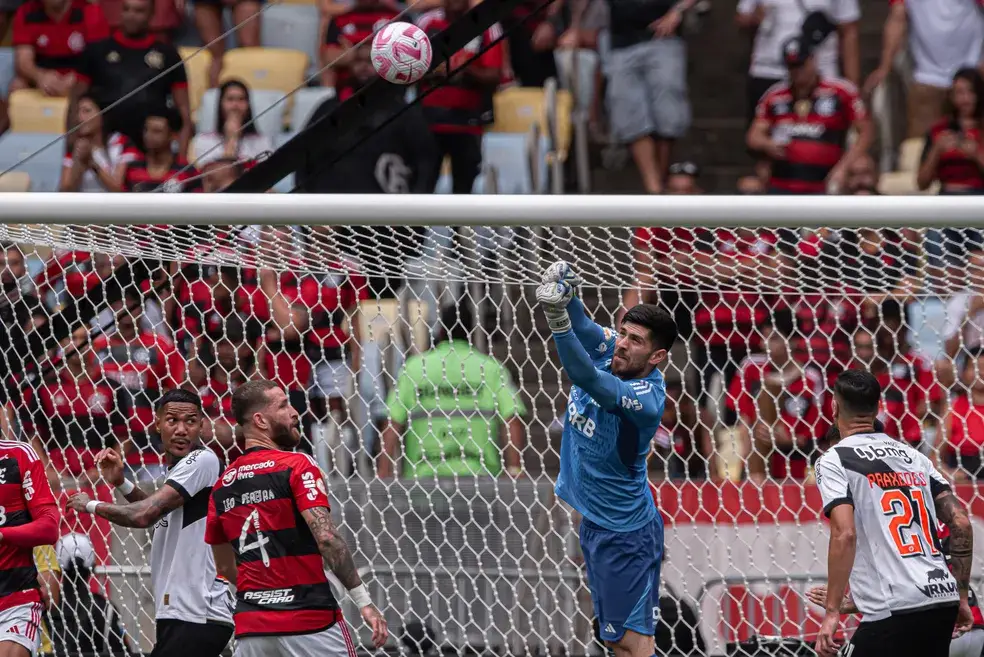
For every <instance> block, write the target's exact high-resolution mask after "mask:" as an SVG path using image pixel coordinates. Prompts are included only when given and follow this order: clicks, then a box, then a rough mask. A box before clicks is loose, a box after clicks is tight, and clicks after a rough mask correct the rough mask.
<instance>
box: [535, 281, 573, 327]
mask: <svg viewBox="0 0 984 657" xmlns="http://www.w3.org/2000/svg"><path fill="white" fill-rule="evenodd" d="M573 298H574V288H573V287H572V286H571V285H569V284H568V283H564V282H560V283H555V282H550V283H544V284H543V285H541V286H540V287H538V288H536V300H537V303H539V304H540V308H541V309H543V314H544V316H545V317H546V318H547V326H549V327H550V330H551V331H552V332H553V333H558V334H559V333H567V332H568V331H570V330H571V317H570V315H569V314H568V313H567V304H569V303H570V302H571V299H573Z"/></svg>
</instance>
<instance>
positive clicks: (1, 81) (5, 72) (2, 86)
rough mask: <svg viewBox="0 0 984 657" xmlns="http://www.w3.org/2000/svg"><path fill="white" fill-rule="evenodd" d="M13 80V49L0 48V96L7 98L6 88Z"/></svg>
mask: <svg viewBox="0 0 984 657" xmlns="http://www.w3.org/2000/svg"><path fill="white" fill-rule="evenodd" d="M13 79H14V49H13V48H0V95H3V97H4V98H6V97H7V87H9V86H10V82H11V80H13Z"/></svg>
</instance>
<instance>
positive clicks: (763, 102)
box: [755, 96, 773, 124]
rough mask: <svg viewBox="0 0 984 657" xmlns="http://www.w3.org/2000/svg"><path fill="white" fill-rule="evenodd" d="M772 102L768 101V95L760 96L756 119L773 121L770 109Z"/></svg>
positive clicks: (756, 107)
mask: <svg viewBox="0 0 984 657" xmlns="http://www.w3.org/2000/svg"><path fill="white" fill-rule="evenodd" d="M770 106H771V103H769V101H768V96H762V97H761V98H759V101H758V103H756V105H755V120H756V121H767V122H769V123H770V124H771V123H772V119H773V116H772V111H771V110H770V109H769V107H770Z"/></svg>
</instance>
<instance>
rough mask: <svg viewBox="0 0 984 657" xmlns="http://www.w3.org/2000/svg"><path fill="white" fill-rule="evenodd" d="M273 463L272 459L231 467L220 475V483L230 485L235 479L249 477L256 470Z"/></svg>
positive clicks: (270, 465) (274, 463)
mask: <svg viewBox="0 0 984 657" xmlns="http://www.w3.org/2000/svg"><path fill="white" fill-rule="evenodd" d="M275 465H277V464H276V462H274V461H263V462H262V463H247V464H246V465H241V466H239V467H238V468H232V469H230V470H229V471H228V472H226V473H225V474H224V475H222V485H223V486H231V485H232V484H234V483H235V482H236V480H237V479H251V478H252V477H253V475H255V474H256V471H257V470H263V469H265V468H272V467H274V466H275Z"/></svg>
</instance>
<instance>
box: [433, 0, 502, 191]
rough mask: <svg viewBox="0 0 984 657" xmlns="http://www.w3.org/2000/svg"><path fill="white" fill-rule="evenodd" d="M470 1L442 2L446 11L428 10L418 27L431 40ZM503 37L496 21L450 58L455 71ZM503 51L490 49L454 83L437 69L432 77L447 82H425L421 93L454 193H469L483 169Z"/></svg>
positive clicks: (445, 69) (444, 67)
mask: <svg viewBox="0 0 984 657" xmlns="http://www.w3.org/2000/svg"><path fill="white" fill-rule="evenodd" d="M468 1H469V0H444V7H443V8H441V9H435V10H434V11H430V12H427V13H426V14H424V15H423V16H421V17H420V18H419V19H417V25H418V26H419V27H420V29H422V30H423V31H424V32H426V33H427V34H428V35H429V36H433V35H434V34H437V33H438V32H441V31H443V30H444V29H446V28H447V27H448V25H450V24H451V23H453V22H454V21H456V20H458V19H459V18H461V16H463V15H464V14H465V12H467V11H468ZM501 34H502V28H501V27H499V25H498V23H496V24H495V25H493V26H492V27H491V28H489V29H488V30H486V31H485V32H484V33H483V34H482V38H481V39H475V40H473V41H471V42H469V43H468V45H466V46H465V47H464V48H462V49H461V50H460V51H458V52H456V53H455V54H454V55H452V56H451V62H450V67H451V69H452V71H454V70H458V69H459V68H461V66H462V65H463V64H464V62H467V61H468V60H469V59H471V58H472V57H474V56H475V55H476V54H478V51H479V50H480V49H481V48H486V47H488V46H490V45H491V44H492V43H494V42H495V40H496V39H498V38H499V36H501ZM502 67H503V58H502V48H501V47H500V46H499V45H495V46H492V47H491V48H489V49H488V50H486V51H485V52H484V53H482V54H481V55H480V56H479V57H478V58H477V59H476V60H475V61H473V62H472V63H471V64H469V65H468V66H466V67H465V68H464V69H463V70H461V71H460V72H459V73H457V74H456V75H454V76H452V77H451V79H450V80H448V79H447V76H448V73H449V71H448V66H447V64H442V65H441V66H439V67H438V68H437V69H436V70H435V71H434V73H433V74H432V79H433V80H434V81H435V82H436V81H443V82H444V84H441V85H440V86H437V87H434V86H433V85H432V84H429V83H428V82H429V81H428V82H425V83H424V85H423V87H422V89H421V93H426V92H427V91H428V90H430V93H428V94H427V95H426V96H424V98H423V100H422V101H421V103H422V104H423V107H424V116H425V117H426V118H427V122H428V123H429V124H430V128H431V132H433V133H434V137H435V139H436V140H437V145H438V147H439V148H440V154H441V156H442V157H444V156H448V157H450V158H451V178H452V181H453V183H452V191H453V192H454V193H455V194H470V193H471V191H472V184H473V183H474V182H475V178H476V177H477V176H478V171H479V168H480V167H481V165H482V133H483V132H484V131H485V126H487V125H489V124H490V123H492V94H493V93H494V92H495V89H496V87H498V86H499V81H500V80H501V79H502Z"/></svg>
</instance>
